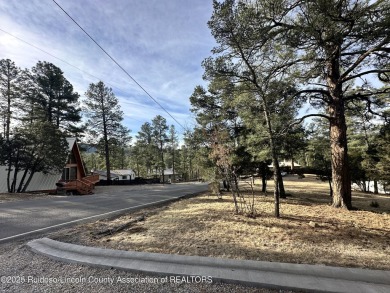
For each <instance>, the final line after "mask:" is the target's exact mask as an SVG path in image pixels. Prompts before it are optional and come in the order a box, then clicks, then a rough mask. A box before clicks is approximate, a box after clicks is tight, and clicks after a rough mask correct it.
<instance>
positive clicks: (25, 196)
mask: <svg viewBox="0 0 390 293" xmlns="http://www.w3.org/2000/svg"><path fill="white" fill-rule="evenodd" d="M47 197H51V195H49V194H48V193H45V192H34V193H28V192H25V193H0V203H3V202H10V201H20V200H31V199H38V198H47Z"/></svg>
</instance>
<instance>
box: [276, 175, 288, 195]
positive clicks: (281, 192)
mask: <svg viewBox="0 0 390 293" xmlns="http://www.w3.org/2000/svg"><path fill="white" fill-rule="evenodd" d="M278 169H279V171H278V188H279V197H280V198H286V191H285V190H284V183H283V177H282V174H281V171H280V168H278Z"/></svg>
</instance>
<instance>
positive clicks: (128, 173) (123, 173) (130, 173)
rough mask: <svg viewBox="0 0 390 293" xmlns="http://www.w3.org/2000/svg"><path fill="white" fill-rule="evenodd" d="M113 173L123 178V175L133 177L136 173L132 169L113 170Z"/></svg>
mask: <svg viewBox="0 0 390 293" xmlns="http://www.w3.org/2000/svg"><path fill="white" fill-rule="evenodd" d="M111 173H114V174H117V175H121V176H123V175H132V174H134V173H135V172H134V171H133V170H131V169H127V170H111Z"/></svg>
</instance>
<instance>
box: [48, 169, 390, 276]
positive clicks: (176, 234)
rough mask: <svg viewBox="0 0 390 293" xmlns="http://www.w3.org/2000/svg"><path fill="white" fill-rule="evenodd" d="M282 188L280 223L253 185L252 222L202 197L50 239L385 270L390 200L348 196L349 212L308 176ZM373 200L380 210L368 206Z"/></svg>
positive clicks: (389, 252)
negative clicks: (125, 225) (110, 231)
mask: <svg viewBox="0 0 390 293" xmlns="http://www.w3.org/2000/svg"><path fill="white" fill-rule="evenodd" d="M284 182H285V187H286V191H287V192H288V193H291V195H292V196H291V197H288V198H287V199H282V200H281V209H280V212H281V218H279V219H276V218H274V217H273V205H274V203H273V197H272V195H271V193H269V195H268V196H264V195H262V194H261V193H260V186H259V185H257V186H256V192H257V195H256V201H255V206H256V211H257V213H258V216H257V217H256V218H249V217H245V216H243V215H235V214H234V205H233V200H232V199H231V197H230V195H229V194H227V193H225V194H224V195H223V198H222V199H217V197H216V196H208V195H207V194H204V195H200V196H197V197H194V198H190V199H185V200H181V201H178V202H175V203H172V204H170V205H168V206H163V207H158V208H149V209H145V210H142V211H138V212H135V213H132V214H128V215H125V216H122V217H119V218H117V219H114V220H104V221H97V222H94V223H90V224H84V225H80V226H77V227H75V228H70V229H66V230H62V231H61V232H57V233H56V234H54V235H52V237H53V238H55V239H59V240H62V241H67V242H73V243H79V244H84V245H94V246H100V247H107V248H114V249H123V250H136V251H146V252H158V253H171V254H182V255H200V256H212V257H222V258H233V259H250V260H262V261H273V262H288V263H307V264H325V265H334V266H346V267H362V268H372V269H390V215H389V211H390V197H389V196H383V195H373V194H364V193H361V192H353V201H352V203H353V205H354V207H356V208H357V209H356V210H354V211H347V210H343V209H334V208H332V207H331V206H330V205H329V203H330V200H331V199H330V197H329V195H328V184H327V183H323V182H321V181H320V180H316V179H315V178H314V177H313V176H308V175H307V176H306V177H305V178H302V179H298V178H297V176H287V177H285V178H284ZM243 186H245V185H243ZM268 189H269V190H272V183H271V181H269V186H268ZM372 201H376V202H377V203H378V207H372V206H370V202H372ZM142 214H145V215H146V217H145V220H144V221H141V222H137V223H135V224H134V225H133V226H131V227H129V228H128V229H126V230H123V231H121V232H120V233H115V234H112V235H106V236H104V237H98V236H96V232H97V231H101V230H102V229H107V228H109V227H115V226H119V225H121V224H123V223H125V222H127V221H129V220H130V219H132V218H135V217H137V216H139V215H142ZM86 231H88V232H87V233H86Z"/></svg>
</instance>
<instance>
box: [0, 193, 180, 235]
mask: <svg viewBox="0 0 390 293" xmlns="http://www.w3.org/2000/svg"><path fill="white" fill-rule="evenodd" d="M184 196H185V195H184ZM180 197H183V196H176V197H171V198H169V199H163V200H158V201H154V202H149V203H145V204H141V205H137V206H134V207H127V208H124V209H120V210H115V211H111V212H107V213H103V214H99V215H94V216H89V217H86V218H82V219H77V220H73V221H69V222H65V223H61V224H57V225H53V226H49V227H44V228H40V229H37V230H33V231H29V232H25V233H21V234H17V235H13V236H9V237H5V238H1V239H0V242H2V241H6V240H11V239H13V238H18V237H21V236H26V235H29V234H33V233H37V232H42V231H45V230H49V229H52V228H56V227H61V226H65V225H69V224H73V223H77V222H81V221H84V220H89V219H93V218H97V217H102V216H106V215H109V214H114V213H118V212H121V211H126V210H130V209H135V208H139V207H142V206H146V205H151V204H155V203H160V202H165V201H170V200H172V199H175V198H180Z"/></svg>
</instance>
